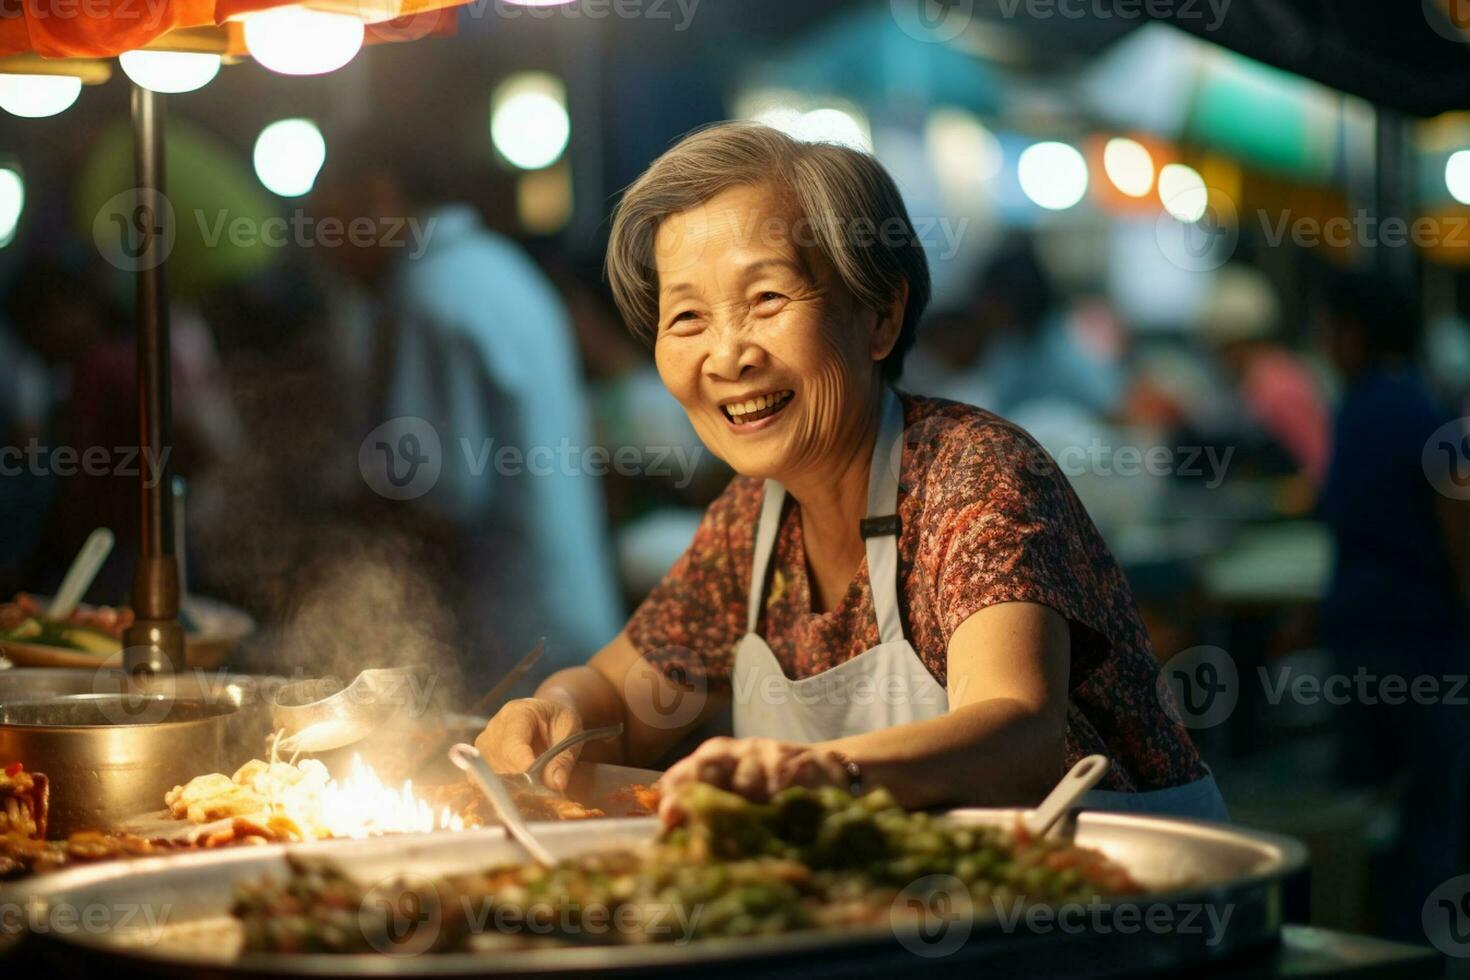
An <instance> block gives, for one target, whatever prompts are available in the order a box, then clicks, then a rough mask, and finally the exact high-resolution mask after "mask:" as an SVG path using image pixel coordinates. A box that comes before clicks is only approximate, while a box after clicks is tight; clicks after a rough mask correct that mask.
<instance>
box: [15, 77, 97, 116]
mask: <svg viewBox="0 0 1470 980" xmlns="http://www.w3.org/2000/svg"><path fill="white" fill-rule="evenodd" d="M81 94H82V80H81V79H80V78H74V77H72V76H71V75H0V109H4V110H5V111H6V112H8V113H10V114H11V115H13V116H24V117H25V118H27V119H41V118H44V117H46V116H54V115H56V114H57V113H58V112H65V111H66V110H67V109H69V108H71V104H72V103H73V102H75V101H76V100H77V96H79V95H81Z"/></svg>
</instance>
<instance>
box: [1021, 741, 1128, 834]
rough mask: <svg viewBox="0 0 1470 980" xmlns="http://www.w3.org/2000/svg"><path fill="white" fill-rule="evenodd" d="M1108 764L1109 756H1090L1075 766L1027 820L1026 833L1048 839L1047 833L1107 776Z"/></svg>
mask: <svg viewBox="0 0 1470 980" xmlns="http://www.w3.org/2000/svg"><path fill="white" fill-rule="evenodd" d="M1108 765H1109V763H1108V757H1107V756H1105V755H1089V756H1088V757H1087V758H1085V759H1082V760H1081V761H1080V762H1078V763H1077V764H1076V765H1075V766H1073V767H1072V769H1071V771H1070V772H1068V773H1067V774H1066V775H1065V776H1063V777H1062V781H1061V782H1059V783H1057V785H1056V788H1055V789H1053V790H1052V791H1051V792H1050V793H1048V794H1046V799H1044V800H1042V801H1041V803H1040V805H1038V806H1037V807H1036V809H1034V810H1032V811H1031V814H1030V815H1029V816H1028V817H1026V819H1025V821H1024V823H1025V826H1026V832H1027V833H1029V834H1030V835H1031V836H1032V837H1045V836H1046V832H1047V831H1049V830H1051V828H1052V826H1053V825H1054V824H1055V823H1056V822H1057V821H1058V820H1060V819H1062V817H1063V816H1065V815H1066V814H1067V811H1069V810H1071V809H1072V807H1074V806H1076V805H1077V801H1078V800H1080V799H1081V798H1082V795H1083V794H1084V793H1086V792H1087V791H1088V790H1090V789H1092V787H1094V786H1096V785H1097V784H1098V782H1099V781H1100V780H1101V779H1102V778H1103V776H1105V775H1107V772H1108Z"/></svg>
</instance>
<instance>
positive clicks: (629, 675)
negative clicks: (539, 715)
mask: <svg viewBox="0 0 1470 980" xmlns="http://www.w3.org/2000/svg"><path fill="white" fill-rule="evenodd" d="M535 697H537V698H544V699H546V700H548V701H555V702H558V703H560V704H564V705H566V706H568V707H570V708H572V709H573V710H574V711H575V712H576V713H577V715H578V717H580V718H581V721H582V727H583V728H598V727H601V726H603V725H615V724H619V723H621V724H622V725H623V726H624V727H623V737H622V738H621V739H619V740H616V741H605V742H593V743H589V744H588V745H587V747H586V748H585V749H584V752H583V758H586V759H590V760H593V761H598V762H616V763H623V764H629V765H649V764H651V763H652V762H654V761H655V760H657V759H658V758H660V757H661V756H662V755H663V754H664V753H666V752H667V751H668V750H669V749H671V748H672V747H673V746H675V745H677V744H678V743H679V741H680V740H681V739H683V738H684V737H685V736H686V735H688V734H689V733H690V732H691V731H693V730H694V729H696V728H698V727H699V726H700V725H702V724H703V723H704V722H706V721H707V720H708V719H709V718H710V717H711V716H713V715H714V714H716V713H717V712H719V711H720V710H721V709H722V708H723V707H724V706H725V705H726V704H728V702H729V696H728V694H721V693H719V692H710V691H708V690H706V689H705V688H704V687H703V686H702V685H698V684H695V685H679V684H675V683H674V682H673V681H671V680H669V679H668V678H667V677H665V676H664V675H663V673H661V672H660V671H658V670H656V669H655V668H654V667H653V666H651V665H650V664H649V663H648V661H647V660H644V659H643V656H642V655H641V654H640V653H639V652H638V650H637V648H636V647H634V646H633V643H632V641H631V640H629V639H628V634H627V632H626V631H621V632H619V633H618V635H617V637H616V638H614V639H613V641H612V642H611V643H609V644H608V645H607V646H605V647H603V648H602V649H601V650H599V651H598V652H597V653H596V654H594V655H593V657H592V659H591V660H589V661H588V662H587V664H586V666H582V667H569V668H567V669H566V670H560V671H557V672H556V673H555V674H552V675H551V676H550V677H548V678H547V679H546V680H545V681H543V682H542V683H541V686H540V687H538V688H537V689H536V693H535Z"/></svg>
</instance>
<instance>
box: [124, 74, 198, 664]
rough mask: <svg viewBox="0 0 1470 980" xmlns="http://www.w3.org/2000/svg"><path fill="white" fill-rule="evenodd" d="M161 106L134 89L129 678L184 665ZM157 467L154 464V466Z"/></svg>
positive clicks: (155, 96)
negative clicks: (134, 488) (135, 492)
mask: <svg viewBox="0 0 1470 980" xmlns="http://www.w3.org/2000/svg"><path fill="white" fill-rule="evenodd" d="M164 119H165V113H164V100H163V96H161V95H159V94H158V93H156V92H153V91H150V90H149V89H146V88H143V87H142V86H141V85H134V86H133V165H134V169H135V171H136V174H137V186H138V191H137V194H138V197H137V201H136V202H135V204H134V214H133V217H134V222H133V225H134V227H135V228H136V229H137V231H138V233H139V235H140V236H141V240H140V242H139V252H138V254H139V256H140V259H141V261H140V263H139V268H138V280H137V297H136V300H137V319H138V325H137V326H138V448H139V456H140V458H141V459H143V460H147V461H150V465H146V466H139V468H138V469H139V472H140V474H141V475H140V477H139V487H138V489H139V494H140V507H139V516H140V522H139V526H138V530H139V538H140V540H139V546H140V547H139V550H138V565H137V568H136V569H135V570H134V573H133V612H134V615H135V619H134V621H133V625H132V626H131V627H129V628H128V630H127V633H126V634H125V635H124V637H123V646H124V652H123V666H124V667H125V668H126V669H127V670H128V671H129V672H130V673H139V672H157V671H172V670H180V669H182V668H183V667H184V630H183V627H181V626H180V625H179V566H178V561H177V560H176V558H175V555H174V532H173V519H172V511H173V506H172V499H171V496H170V494H171V488H172V480H171V475H172V473H171V468H170V466H169V457H170V456H171V455H172V444H173V432H172V419H173V415H172V411H173V410H172V407H171V405H170V398H169V395H170V384H171V382H170V379H169V330H168V298H167V293H166V290H165V281H164V266H165V263H164V259H165V258H166V252H165V250H166V249H167V246H168V239H169V236H167V235H166V234H165V227H164V222H165V221H168V220H171V219H170V217H169V215H170V214H171V211H170V210H169V209H167V208H165V207H163V201H164V192H165V183H164V145H163V132H164ZM155 461H156V462H155Z"/></svg>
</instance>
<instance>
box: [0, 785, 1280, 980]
mask: <svg viewBox="0 0 1470 980" xmlns="http://www.w3.org/2000/svg"><path fill="white" fill-rule="evenodd" d="M1027 812H1029V811H1028V810H1025V809H1020V808H963V809H956V810H949V811H945V815H947V816H950V817H954V818H959V819H962V820H968V821H972V822H976V823H1002V822H1005V821H1007V820H1010V821H1014V820H1015V819H1017V818H1019V817H1020V816H1022V815H1024V814H1025V813H1027ZM1076 817H1077V821H1078V824H1079V826H1081V825H1082V824H1084V823H1085V824H1095V825H1097V826H1099V827H1105V826H1107V825H1113V826H1121V827H1123V828H1125V829H1129V830H1136V831H1137V830H1141V831H1144V832H1157V833H1163V834H1166V835H1170V836H1176V837H1178V836H1187V837H1201V838H1209V837H1215V838H1218V839H1223V840H1227V841H1229V842H1231V843H1232V844H1234V845H1236V846H1242V845H1243V846H1248V847H1251V848H1254V849H1256V850H1258V851H1260V852H1261V853H1262V855H1263V857H1264V858H1266V863H1265V864H1264V865H1263V866H1262V867H1260V868H1257V869H1256V870H1254V871H1252V872H1249V873H1246V874H1242V875H1237V876H1234V877H1231V878H1228V879H1224V880H1219V881H1211V882H1206V883H1203V884H1190V885H1182V886H1179V887H1175V888H1165V889H1159V890H1151V891H1146V892H1143V893H1141V894H1139V895H1134V896H1128V897H1127V898H1126V899H1125V900H1122V901H1119V902H1117V903H1112V904H1114V905H1119V906H1121V905H1132V906H1139V907H1153V906H1157V905H1185V904H1190V905H1203V904H1210V903H1211V902H1215V903H1218V902H1219V901H1220V899H1221V898H1222V897H1224V896H1226V895H1238V894H1241V893H1249V892H1251V891H1252V890H1259V889H1262V888H1273V887H1274V888H1276V889H1280V888H1281V886H1282V882H1283V881H1284V880H1285V879H1286V878H1287V877H1288V876H1290V875H1292V874H1294V873H1296V872H1298V871H1300V870H1301V869H1302V868H1304V867H1306V865H1307V860H1308V852H1307V848H1306V846H1305V845H1304V844H1303V843H1302V842H1300V841H1298V840H1296V839H1295V838H1292V837H1288V836H1286V835H1283V834H1277V833H1273V832H1270V831H1262V830H1255V829H1250V828H1240V827H1235V826H1233V825H1227V824H1216V823H1211V822H1209V821H1203V820H1188V819H1182V818H1175V817H1155V816H1151V815H1141V814H1132V813H1122V812H1115V811H1103V810H1087V809H1083V810H1079V811H1077V813H1076ZM610 825H612V826H610ZM657 825H658V820H657V818H655V817H612V818H604V819H602V820H598V821H589V822H587V823H580V822H579V823H576V824H567V823H547V824H545V825H544V826H545V828H546V829H548V830H550V829H551V828H557V830H556V831H555V836H562V835H567V836H569V837H575V836H577V835H578V833H579V832H584V833H590V832H592V831H594V830H596V829H598V828H601V829H603V830H604V832H606V831H608V830H614V831H616V830H623V831H637V830H641V829H644V828H645V827H646V829H647V830H648V831H649V832H652V831H653V830H655V829H656V827H657ZM446 836H447V835H446V833H445V832H442V831H441V832H428V833H416V834H398V835H391V836H384V837H374V838H365V839H358V840H328V841H313V842H308V843H283V844H266V845H257V846H253V847H240V848H226V849H221V850H217V851H200V852H187V853H182V854H165V855H157V856H150V857H144V858H134V859H131V860H127V861H118V862H107V863H102V864H96V865H89V866H84V867H79V868H74V869H69V870H65V871H60V872H55V873H53V874H50V875H47V876H45V877H43V878H40V879H36V878H31V879H22V881H21V882H19V883H18V884H20V885H22V886H25V885H30V886H32V887H31V888H29V889H28V892H29V894H27V895H25V896H24V897H23V898H22V901H23V903H24V906H25V908H26V913H27V914H26V921H27V922H33V921H35V918H34V916H35V915H38V914H39V915H45V914H46V911H45V910H46V907H47V904H48V903H57V902H60V901H64V900H65V897H66V895H67V894H69V893H72V892H74V891H75V890H77V889H84V888H87V887H89V886H92V885H96V884H100V883H106V882H108V881H111V880H113V879H119V878H139V877H147V876H149V875H150V874H155V873H158V872H161V871H168V870H178V869H181V868H185V867H188V866H189V865H192V864H200V865H204V866H218V867H220V868H221V869H223V868H224V867H234V866H236V865H244V866H246V867H250V866H255V867H256V868H257V870H258V872H261V873H264V872H266V871H268V870H270V869H272V868H273V867H276V866H277V863H278V862H279V860H281V859H283V858H284V857H285V856H286V855H287V854H288V853H289V854H292V855H302V856H311V857H330V856H338V857H340V858H342V859H344V861H346V862H350V858H351V854H352V852H354V851H359V852H364V853H365V854H366V855H367V856H369V857H372V856H375V854H376V852H379V851H381V852H384V853H385V854H391V853H394V852H396V853H398V854H399V855H400V856H401V857H402V858H403V860H404V861H405V862H408V861H411V860H412V859H413V850H414V849H415V847H422V846H428V847H431V848H432V847H435V846H439V845H442V843H443V840H444V838H445V837H446ZM608 836H612V835H608ZM505 838H506V833H505V830H504V828H502V827H495V826H491V827H477V828H472V829H469V830H464V831H457V832H454V839H455V840H456V841H463V842H464V843H465V845H466V846H471V845H472V844H473V842H474V841H477V840H483V841H490V840H494V841H500V840H504V839H505ZM612 842H613V841H609V843H612ZM233 877H234V876H232V878H231V880H233ZM16 884H17V883H11V884H10V885H8V886H0V902H4V901H6V899H7V892H8V891H10V890H11V889H13V888H14V887H15V885H16ZM1277 904H1278V906H1279V902H1278V903H1277ZM1275 919H1276V920H1277V921H1274V922H1273V923H1272V924H1271V925H1270V927H1269V931H1268V932H1266V933H1263V934H1261V935H1260V936H1258V937H1256V940H1255V941H1256V942H1266V941H1269V940H1270V939H1271V938H1272V937H1274V936H1276V935H1278V934H1279V931H1280V925H1281V923H1280V921H1279V909H1278V910H1277V912H1276V915H1275ZM972 928H973V930H974V931H973V933H972V934H971V935H970V936H969V938H967V940H966V941H965V944H964V945H965V946H966V947H968V946H970V945H971V944H973V943H976V942H977V941H982V942H983V940H984V937H986V936H987V935H992V934H994V933H995V932H996V931H998V930H1000V924H999V923H997V922H996V921H994V920H989V919H987V920H977V921H976V922H975V924H974V926H973V927H972ZM35 935H37V936H38V938H40V939H42V940H43V941H45V942H52V943H58V944H61V945H63V946H66V947H70V948H74V949H79V950H82V951H84V952H86V953H90V954H94V955H100V956H104V957H108V958H110V959H113V960H114V961H116V962H119V963H127V964H129V965H131V966H134V967H136V968H139V969H151V970H173V971H189V970H196V971H197V970H207V971H210V972H211V973H212V974H215V975H231V976H246V975H253V976H292V975H295V976H349V975H360V976H387V975H413V976H466V975H471V974H484V975H502V976H526V975H539V974H565V973H580V972H586V971H589V970H590V971H596V970H616V971H624V972H626V971H634V970H656V969H661V968H668V967H674V966H678V967H683V968H686V969H687V968H689V967H693V966H699V965H706V966H716V965H727V964H729V963H732V962H737V961H743V962H749V963H751V964H755V963H758V962H760V961H763V960H767V959H768V958H770V957H781V956H795V955H801V954H806V953H812V952H817V951H820V950H822V949H833V950H839V949H841V950H845V951H850V950H851V949H852V948H868V947H874V948H876V947H879V946H883V947H892V946H893V945H894V944H895V942H896V939H895V932H894V930H893V928H892V927H891V926H882V927H879V926H872V927H853V928H842V929H809V930H800V931H795V932H791V933H785V934H780V935H776V936H770V937H762V939H761V941H760V942H759V943H752V942H751V941H750V940H748V939H724V938H710V939H702V940H699V941H698V942H696V943H681V944H670V943H650V944H636V945H612V944H607V945H591V946H585V947H576V946H573V947H557V948H555V949H551V950H547V949H522V950H497V951H494V952H493V953H487V952H473V953H435V954H425V955H421V956H414V957H399V956H390V955H381V954H299V955H290V956H277V955H270V954H248V953H247V954H244V955H241V956H237V957H233V958H228V959H227V958H223V957H215V958H203V957H200V956H198V955H196V954H192V953H190V952H188V951H170V950H168V949H166V948H159V947H135V946H126V945H122V944H118V943H115V942H109V941H108V939H107V937H106V935H105V934H104V935H90V934H86V933H75V934H63V933H55V934H51V933H46V934H35ZM1088 935H1089V936H1090V935H1092V933H1091V932H1090V931H1089V932H1088ZM1007 941H1008V943H1009V944H1016V943H1021V944H1026V943H1028V942H1046V941H1048V938H1047V937H1044V936H1040V935H1033V936H1030V937H1017V936H1016V935H1015V934H1014V932H1013V933H1011V934H1010V935H1009V936H1008V937H1007ZM1247 944H1248V942H1247ZM1239 948H1241V946H1240V945H1238V944H1224V943H1222V944H1221V945H1220V947H1219V949H1218V951H1217V952H1214V953H1212V954H1211V955H1212V956H1215V955H1227V954H1229V953H1231V952H1234V951H1236V950H1237V949H1239ZM491 957H493V959H491Z"/></svg>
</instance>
